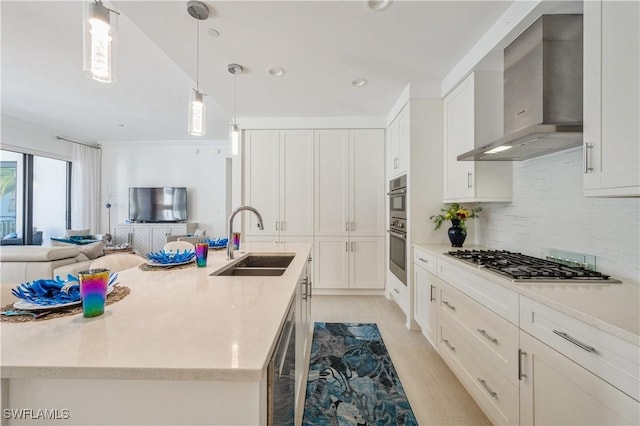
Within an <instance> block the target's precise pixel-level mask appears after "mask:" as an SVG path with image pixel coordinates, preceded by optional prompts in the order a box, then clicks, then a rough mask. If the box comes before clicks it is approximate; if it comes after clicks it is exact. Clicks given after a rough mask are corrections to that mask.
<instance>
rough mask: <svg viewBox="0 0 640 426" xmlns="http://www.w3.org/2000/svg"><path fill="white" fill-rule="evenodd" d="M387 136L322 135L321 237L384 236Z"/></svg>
mask: <svg viewBox="0 0 640 426" xmlns="http://www.w3.org/2000/svg"><path fill="white" fill-rule="evenodd" d="M384 202H385V186H384V131H383V130H378V129H374V130H317V131H316V134H315V209H316V214H315V235H334V236H337V235H346V234H349V235H354V236H355V235H357V236H383V235H384V229H385V215H384V211H385V210H384Z"/></svg>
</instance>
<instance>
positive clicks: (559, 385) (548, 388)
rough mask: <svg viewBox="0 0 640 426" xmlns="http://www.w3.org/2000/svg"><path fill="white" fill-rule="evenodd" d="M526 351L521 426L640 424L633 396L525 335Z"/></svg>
mask: <svg viewBox="0 0 640 426" xmlns="http://www.w3.org/2000/svg"><path fill="white" fill-rule="evenodd" d="M520 347H521V351H522V352H523V353H522V356H521V361H522V362H523V364H522V375H521V380H520V424H522V425H637V424H639V422H640V405H639V403H638V402H637V401H635V400H634V399H633V398H631V397H629V396H628V395H626V394H624V393H622V392H621V391H619V390H618V389H616V388H614V387H613V386H611V385H610V384H608V383H607V382H605V381H604V380H602V379H600V378H599V377H597V376H595V375H593V374H591V373H590V372H589V371H587V370H585V369H584V368H582V367H580V366H579V365H577V364H575V363H574V362H572V361H571V360H570V359H569V358H566V357H565V356H563V355H561V354H560V353H558V352H556V351H555V350H553V349H551V348H549V347H548V346H546V345H545V344H543V343H542V342H540V341H539V340H537V339H535V338H533V337H531V336H530V335H528V334H527V333H525V332H520Z"/></svg>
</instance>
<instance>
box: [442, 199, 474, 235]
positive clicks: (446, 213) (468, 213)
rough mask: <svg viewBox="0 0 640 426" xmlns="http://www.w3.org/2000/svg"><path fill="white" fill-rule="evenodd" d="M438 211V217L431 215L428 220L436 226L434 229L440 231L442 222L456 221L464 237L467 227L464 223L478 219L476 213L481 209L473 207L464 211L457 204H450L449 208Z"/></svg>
mask: <svg viewBox="0 0 640 426" xmlns="http://www.w3.org/2000/svg"><path fill="white" fill-rule="evenodd" d="M440 211H441V212H442V213H440V214H438V215H433V216H431V217H430V219H431V220H432V221H433V222H434V223H435V224H436V228H435V229H436V231H437V230H438V229H440V227H441V226H442V222H444V221H445V220H451V221H455V220H457V221H459V223H458V226H459V227H460V229H461V230H462V233H463V234H465V235H466V234H467V225H466V224H465V221H466V220H467V219H471V218H474V217H478V216H479V215H478V213H480V212H481V211H482V207H474V208H472V209H466V208H464V207H462V206H461V205H460V204H458V203H451V205H450V206H449V208H446V209H440ZM454 225H455V223H454Z"/></svg>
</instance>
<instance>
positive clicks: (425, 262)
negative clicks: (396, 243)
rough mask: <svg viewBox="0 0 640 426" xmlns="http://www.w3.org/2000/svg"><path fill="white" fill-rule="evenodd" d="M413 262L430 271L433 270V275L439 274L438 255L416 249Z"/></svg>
mask: <svg viewBox="0 0 640 426" xmlns="http://www.w3.org/2000/svg"><path fill="white" fill-rule="evenodd" d="M413 263H415V265H416V266H419V267H421V268H424V269H426V270H427V271H428V272H431V273H432V274H433V275H437V273H438V272H437V271H438V270H437V268H436V257H435V256H434V255H432V254H429V253H427V252H425V251H422V250H420V249H414V252H413Z"/></svg>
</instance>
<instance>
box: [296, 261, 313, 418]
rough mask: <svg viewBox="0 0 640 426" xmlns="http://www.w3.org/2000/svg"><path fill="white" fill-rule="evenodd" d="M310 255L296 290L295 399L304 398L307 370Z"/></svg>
mask: <svg viewBox="0 0 640 426" xmlns="http://www.w3.org/2000/svg"><path fill="white" fill-rule="evenodd" d="M311 261H312V257H311V255H310V256H309V257H308V259H307V266H306V267H305V268H304V271H303V272H302V274H301V275H300V278H299V280H298V288H297V290H296V296H295V297H296V301H295V303H296V331H295V333H296V367H295V370H296V380H295V383H296V387H295V389H296V391H295V396H296V399H295V400H296V401H300V400H304V392H305V391H306V386H305V382H303V378H304V377H305V373H306V370H307V365H308V363H307V360H306V354H307V352H309V348H308V345H309V344H310V341H311V339H310V337H311V333H312V329H311V325H312V322H311V298H312V291H313V290H312V285H313V283H312V282H311V272H312V265H311ZM303 409H304V408H303V407H300V404H296V411H300V412H299V413H297V414H299V415H302V411H303Z"/></svg>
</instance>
